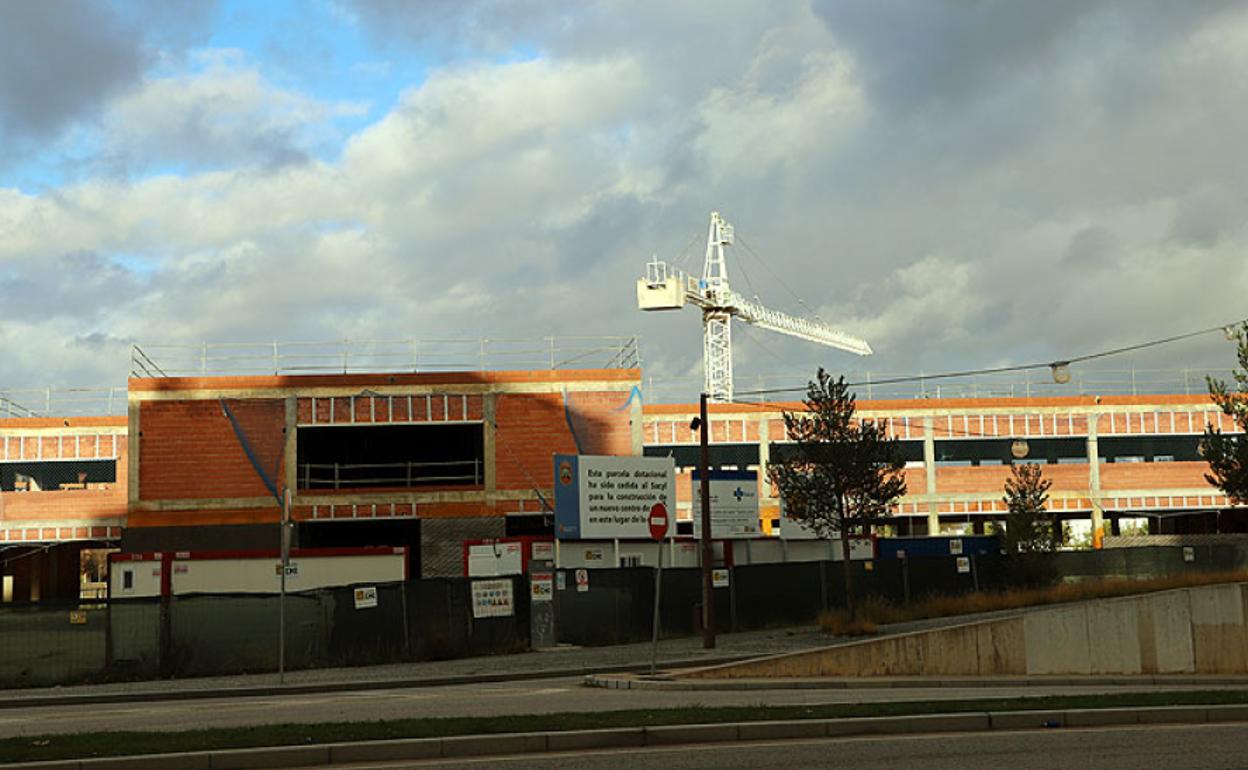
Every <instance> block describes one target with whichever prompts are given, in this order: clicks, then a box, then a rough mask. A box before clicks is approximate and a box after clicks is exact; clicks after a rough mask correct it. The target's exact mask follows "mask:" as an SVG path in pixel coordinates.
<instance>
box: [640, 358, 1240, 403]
mask: <svg viewBox="0 0 1248 770" xmlns="http://www.w3.org/2000/svg"><path fill="white" fill-rule="evenodd" d="M833 374H834V375H835V374H838V373H835V372H834V373H833ZM1206 375H1209V376H1212V377H1215V378H1218V379H1223V380H1232V377H1231V373H1230V370H1228V369H1218V368H1215V367H1209V368H1200V367H1192V368H1180V369H1094V370H1081V369H1078V368H1076V367H1071V368H1070V382H1067V383H1057V382H1054V381H1053V379H1052V377H1051V376H1050V375H1049V372H1048V371H1043V372H1041V371H1039V370H1038V371H1035V372H1028V371H1022V372H1012V373H1007V374H1000V375H975V376H968V377H957V378H939V379H927V378H925V377H924V376H923V375H922V374H914V373H912V372H910V373H905V374H902V373H889V372H846V373H845V379H846V381H847V382H850V383H852V384H853V387H852V390H853V391H854V393H856V394H857V396H858V398H859V399H863V400H871V399H912V398H1032V397H1037V396H1122V395H1134V396H1144V395H1173V394H1183V395H1200V394H1204V393H1207V392H1208V388H1207V386H1206V384H1205V377H1206ZM813 377H814V372H813V371H812V372H811V377H810V378H808V379H811V378H813ZM897 380H905V381H904V382H898V381H897ZM806 381H807V380H803V379H802V378H801V377H800V376H794V375H773V374H755V375H751V374H742V373H741V372H738V373H737V374H736V375H735V389H736V398H735V400H736V401H737V402H739V403H750V402H777V401H800V400H801V399H802V397H803V395H804V394H805V383H806ZM702 387H703V383H702V379H701V378H699V377H681V378H655V377H647V378H645V379H644V381H643V393H644V395H645V397H646V402H647V403H691V402H694V401H697V399H698V394H699V393H701V391H702ZM760 391H764V392H760Z"/></svg>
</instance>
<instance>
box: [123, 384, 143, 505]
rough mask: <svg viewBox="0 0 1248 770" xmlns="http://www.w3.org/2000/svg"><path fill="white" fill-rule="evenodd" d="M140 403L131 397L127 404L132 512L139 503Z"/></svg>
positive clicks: (128, 488)
mask: <svg viewBox="0 0 1248 770" xmlns="http://www.w3.org/2000/svg"><path fill="white" fill-rule="evenodd" d="M140 413H141V410H140V409H139V401H138V400H137V399H135V398H134V396H133V395H132V396H130V399H129V401H128V402H127V404H126V414H127V415H128V419H127V420H126V430H127V431H128V432H127V434H126V503H127V507H128V508H129V509H130V510H134V507H135V506H136V505H138V503H139V431H140V426H139V414H140Z"/></svg>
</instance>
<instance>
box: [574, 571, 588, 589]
mask: <svg viewBox="0 0 1248 770" xmlns="http://www.w3.org/2000/svg"><path fill="white" fill-rule="evenodd" d="M576 590H577V591H579V592H581V593H584V592H586V591H588V590H589V570H586V569H578V570H577V571H576Z"/></svg>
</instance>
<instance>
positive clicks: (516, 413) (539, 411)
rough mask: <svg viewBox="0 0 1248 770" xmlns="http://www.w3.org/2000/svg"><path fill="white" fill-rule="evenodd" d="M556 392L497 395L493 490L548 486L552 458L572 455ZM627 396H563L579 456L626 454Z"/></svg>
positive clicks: (572, 444)
mask: <svg viewBox="0 0 1248 770" xmlns="http://www.w3.org/2000/svg"><path fill="white" fill-rule="evenodd" d="M563 399H564V397H563V394H561V393H549V394H529V393H524V394H520V393H505V394H499V395H498V396H497V400H496V401H495V413H494V421H495V422H496V423H497V425H498V430H497V433H496V435H495V442H494V443H495V450H494V472H495V486H496V487H497V488H498V489H499V490H509V489H529V488H531V487H533V486H534V485H536V486H537V487H539V488H547V487H550V486H552V485H553V473H554V466H553V463H552V460H551V456H552V455H554V454H575V453H576V451H577V448H576V443H575V441H574V440H573V438H572V431H571V430H570V429H569V428H568V419H567V417H566V415H565V414H564V400H563ZM626 401H628V394H627V393H621V392H618V391H615V392H577V393H569V394H568V410H569V411H570V412H571V414H572V422H573V424H574V425H575V426H576V433H577V437H578V438H579V439H580V441H581V450H582V453H583V454H616V455H623V454H632V433H631V428H630V426H629V411H630V410H628V409H620V407H622V406H623V405H624V404H625V402H626Z"/></svg>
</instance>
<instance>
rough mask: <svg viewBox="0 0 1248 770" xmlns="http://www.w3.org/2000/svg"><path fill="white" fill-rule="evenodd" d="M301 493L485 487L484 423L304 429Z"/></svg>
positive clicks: (300, 443) (300, 450)
mask: <svg viewBox="0 0 1248 770" xmlns="http://www.w3.org/2000/svg"><path fill="white" fill-rule="evenodd" d="M297 451H298V455H299V469H298V470H299V488H300V489H313V490H315V489H361V488H371V487H422V486H447V485H449V486H479V485H481V484H483V483H485V434H484V428H483V426H482V424H481V423H471V424H454V425H378V426H368V427H326V428H299V430H298V449H297Z"/></svg>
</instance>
